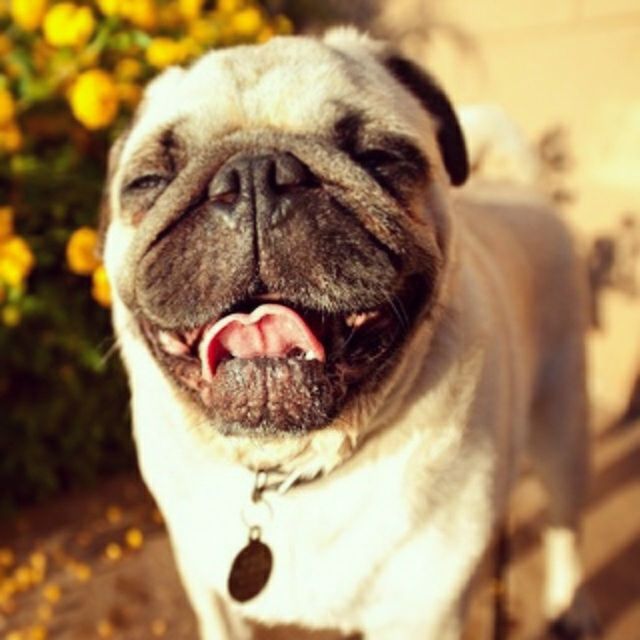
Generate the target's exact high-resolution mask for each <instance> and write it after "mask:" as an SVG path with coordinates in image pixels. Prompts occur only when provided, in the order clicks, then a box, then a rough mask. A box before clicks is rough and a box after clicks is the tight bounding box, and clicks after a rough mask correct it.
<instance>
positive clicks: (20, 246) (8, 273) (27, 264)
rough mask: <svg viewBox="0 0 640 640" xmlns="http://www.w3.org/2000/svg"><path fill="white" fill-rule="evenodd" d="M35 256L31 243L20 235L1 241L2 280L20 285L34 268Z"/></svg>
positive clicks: (0, 263)
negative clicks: (30, 246)
mask: <svg viewBox="0 0 640 640" xmlns="http://www.w3.org/2000/svg"><path fill="white" fill-rule="evenodd" d="M34 264H35V258H34V257H33V253H32V252H31V249H30V248H29V245H28V244H27V243H26V242H25V240H24V239H23V238H21V237H20V236H12V237H11V238H9V239H8V240H5V241H4V242H2V243H0V280H3V281H4V282H5V283H6V284H8V285H9V286H12V287H20V286H21V285H22V283H23V282H24V281H25V280H26V278H27V276H28V275H29V273H31V270H32V269H33V266H34Z"/></svg>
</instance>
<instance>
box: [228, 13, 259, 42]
mask: <svg viewBox="0 0 640 640" xmlns="http://www.w3.org/2000/svg"><path fill="white" fill-rule="evenodd" d="M262 26H263V19H262V13H261V12H260V10H259V9H258V8H257V7H249V8H247V9H243V10H242V11H238V13H235V14H233V16H231V22H230V27H231V29H232V31H233V32H234V33H235V34H237V35H239V36H241V37H243V38H249V37H252V36H255V35H257V34H258V32H259V31H260V29H261V28H262Z"/></svg>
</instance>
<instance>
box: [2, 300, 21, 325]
mask: <svg viewBox="0 0 640 640" xmlns="http://www.w3.org/2000/svg"><path fill="white" fill-rule="evenodd" d="M21 319H22V314H21V313H20V309H18V307H16V306H14V305H7V306H6V307H5V308H4V309H3V310H2V322H3V324H5V325H6V326H7V327H15V326H16V325H18V324H20V320H21Z"/></svg>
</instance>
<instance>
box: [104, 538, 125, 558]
mask: <svg viewBox="0 0 640 640" xmlns="http://www.w3.org/2000/svg"><path fill="white" fill-rule="evenodd" d="M104 555H105V556H106V557H107V558H108V559H109V560H112V561H114V562H115V561H116V560H120V558H122V547H121V546H120V545H119V544H118V543H117V542H110V543H109V544H108V545H107V546H106V547H105V548H104Z"/></svg>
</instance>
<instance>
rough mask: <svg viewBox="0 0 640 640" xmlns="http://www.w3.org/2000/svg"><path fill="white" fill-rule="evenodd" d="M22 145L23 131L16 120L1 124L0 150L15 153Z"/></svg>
mask: <svg viewBox="0 0 640 640" xmlns="http://www.w3.org/2000/svg"><path fill="white" fill-rule="evenodd" d="M21 147H22V132H21V131H20V128H19V127H18V125H17V124H16V123H15V122H8V123H7V124H4V125H0V151H8V152H9V153H13V152H14V151H18V150H19V149H20V148H21Z"/></svg>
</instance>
